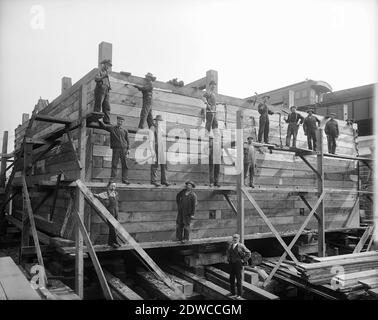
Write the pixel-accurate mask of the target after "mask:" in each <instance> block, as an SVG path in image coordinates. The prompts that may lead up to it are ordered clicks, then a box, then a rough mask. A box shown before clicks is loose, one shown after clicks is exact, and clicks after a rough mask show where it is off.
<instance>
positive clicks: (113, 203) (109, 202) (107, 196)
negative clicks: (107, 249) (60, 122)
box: [93, 181, 120, 248]
mask: <svg viewBox="0 0 378 320" xmlns="http://www.w3.org/2000/svg"><path fill="white" fill-rule="evenodd" d="M93 195H94V196H95V197H96V198H97V199H100V200H101V201H102V202H103V203H104V205H105V207H106V209H108V211H109V212H110V214H111V215H112V216H113V217H114V218H115V219H116V220H118V212H119V209H118V201H119V196H118V192H117V191H116V184H115V182H112V181H109V183H108V186H107V190H106V191H105V192H102V193H98V194H93ZM108 227H109V237H108V245H110V246H112V247H113V248H118V247H120V244H119V242H118V240H117V233H116V230H115V228H114V227H113V225H112V224H111V223H110V222H109V221H108Z"/></svg>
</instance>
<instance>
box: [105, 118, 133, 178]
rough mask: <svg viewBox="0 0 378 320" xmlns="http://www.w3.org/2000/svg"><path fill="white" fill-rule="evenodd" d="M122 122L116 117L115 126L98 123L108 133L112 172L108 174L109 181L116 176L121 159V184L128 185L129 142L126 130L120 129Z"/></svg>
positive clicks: (122, 119) (121, 119)
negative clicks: (127, 159) (127, 157)
mask: <svg viewBox="0 0 378 320" xmlns="http://www.w3.org/2000/svg"><path fill="white" fill-rule="evenodd" d="M124 120H125V119H124V118H122V117H119V116H118V117H117V125H116V126H113V125H111V124H104V123H103V122H102V121H101V120H99V121H98V122H99V124H100V127H101V128H102V129H104V130H106V131H108V132H110V148H111V149H112V171H111V174H110V181H113V180H114V179H115V177H116V176H117V167H118V162H119V160H120V159H121V165H122V183H126V184H129V183H130V182H129V181H128V180H127V175H128V167H127V161H126V156H127V153H128V152H129V147H130V142H129V132H128V131H127V129H124V128H122V124H123V121H124Z"/></svg>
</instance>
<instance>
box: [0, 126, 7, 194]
mask: <svg viewBox="0 0 378 320" xmlns="http://www.w3.org/2000/svg"><path fill="white" fill-rule="evenodd" d="M1 152H2V154H3V155H5V154H6V153H8V131H4V135H3V146H2V150H1ZM6 168H7V158H6V157H1V167H0V187H1V188H4V187H5V180H6V179H5V177H6Z"/></svg>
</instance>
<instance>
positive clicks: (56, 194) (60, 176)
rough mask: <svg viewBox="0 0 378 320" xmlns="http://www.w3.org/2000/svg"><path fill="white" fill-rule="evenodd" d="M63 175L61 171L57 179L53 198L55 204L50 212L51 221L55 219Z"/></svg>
mask: <svg viewBox="0 0 378 320" xmlns="http://www.w3.org/2000/svg"><path fill="white" fill-rule="evenodd" d="M62 175H63V172H62V171H61V172H60V173H59V174H58V177H57V179H56V186H55V189H54V191H53V193H54V198H53V203H52V206H51V210H50V219H49V220H50V221H53V218H54V211H55V205H56V199H57V198H58V192H59V187H60V180H61V179H62Z"/></svg>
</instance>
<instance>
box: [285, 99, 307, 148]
mask: <svg viewBox="0 0 378 320" xmlns="http://www.w3.org/2000/svg"><path fill="white" fill-rule="evenodd" d="M296 110H297V107H296V106H291V107H290V111H291V113H290V114H289V115H288V117H287V119H286V118H285V122H286V123H288V124H289V125H288V127H287V134H286V146H287V147H290V139H291V136H293V147H294V148H295V147H296V144H297V135H298V128H299V125H300V124H302V123H303V120H304V119H303V117H302V116H301V115H300V114H299V113H297V112H296Z"/></svg>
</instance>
